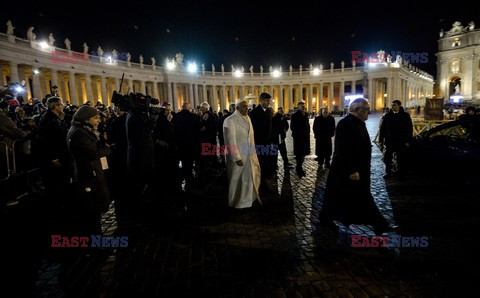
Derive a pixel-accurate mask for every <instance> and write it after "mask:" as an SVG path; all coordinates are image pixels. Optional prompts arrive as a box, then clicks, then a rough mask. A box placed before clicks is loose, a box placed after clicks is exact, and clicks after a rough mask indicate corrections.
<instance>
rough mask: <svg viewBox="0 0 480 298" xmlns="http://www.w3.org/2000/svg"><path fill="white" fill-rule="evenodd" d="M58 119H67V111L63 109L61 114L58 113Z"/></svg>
mask: <svg viewBox="0 0 480 298" xmlns="http://www.w3.org/2000/svg"><path fill="white" fill-rule="evenodd" d="M58 119H60V120H62V121H63V119H65V113H64V112H63V111H62V112H60V114H58Z"/></svg>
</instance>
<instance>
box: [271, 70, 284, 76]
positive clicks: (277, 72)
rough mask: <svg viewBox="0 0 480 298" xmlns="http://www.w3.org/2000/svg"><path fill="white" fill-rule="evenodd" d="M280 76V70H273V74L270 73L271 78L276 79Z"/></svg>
mask: <svg viewBox="0 0 480 298" xmlns="http://www.w3.org/2000/svg"><path fill="white" fill-rule="evenodd" d="M281 75H282V73H281V72H280V70H278V69H274V70H273V72H272V76H273V77H274V78H278V77H279V76H281Z"/></svg>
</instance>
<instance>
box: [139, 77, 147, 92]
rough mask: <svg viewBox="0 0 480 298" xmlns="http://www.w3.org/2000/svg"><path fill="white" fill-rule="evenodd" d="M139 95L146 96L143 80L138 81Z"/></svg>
mask: <svg viewBox="0 0 480 298" xmlns="http://www.w3.org/2000/svg"><path fill="white" fill-rule="evenodd" d="M140 93H142V94H143V95H148V94H147V89H146V87H145V81H144V80H141V81H140Z"/></svg>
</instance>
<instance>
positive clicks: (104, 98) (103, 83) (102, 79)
mask: <svg viewBox="0 0 480 298" xmlns="http://www.w3.org/2000/svg"><path fill="white" fill-rule="evenodd" d="M100 90H101V91H102V103H103V104H105V105H106V104H108V95H107V82H106V78H105V76H100Z"/></svg>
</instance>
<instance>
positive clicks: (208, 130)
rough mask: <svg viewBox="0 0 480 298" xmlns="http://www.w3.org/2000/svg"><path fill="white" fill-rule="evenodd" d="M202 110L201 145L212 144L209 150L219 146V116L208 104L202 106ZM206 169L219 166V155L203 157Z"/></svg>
mask: <svg viewBox="0 0 480 298" xmlns="http://www.w3.org/2000/svg"><path fill="white" fill-rule="evenodd" d="M200 107H201V109H202V118H201V120H200V127H201V128H200V143H201V144H210V145H209V148H212V147H213V145H215V146H216V145H217V116H216V115H215V114H213V113H212V111H211V109H210V105H209V104H208V102H202V103H201V104H200ZM201 160H202V165H203V167H204V168H207V167H209V166H215V165H216V164H217V154H216V152H215V153H214V154H213V155H205V156H202V157H201Z"/></svg>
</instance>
